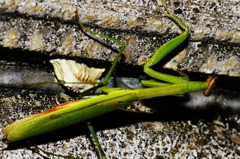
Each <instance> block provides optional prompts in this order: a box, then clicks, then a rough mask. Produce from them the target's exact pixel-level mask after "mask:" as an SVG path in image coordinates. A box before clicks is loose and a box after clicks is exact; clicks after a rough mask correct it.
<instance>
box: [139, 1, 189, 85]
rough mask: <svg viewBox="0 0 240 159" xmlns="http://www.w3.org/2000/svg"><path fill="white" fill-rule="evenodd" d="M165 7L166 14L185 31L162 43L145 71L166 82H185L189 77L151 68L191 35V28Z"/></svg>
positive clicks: (145, 67) (146, 65)
mask: <svg viewBox="0 0 240 159" xmlns="http://www.w3.org/2000/svg"><path fill="white" fill-rule="evenodd" d="M164 8H165V9H166V11H167V12H168V14H166V15H165V16H166V17H168V18H170V19H172V20H173V21H174V22H175V23H176V24H177V25H178V26H179V27H180V28H181V29H183V32H182V34H181V35H179V36H177V37H175V38H174V39H172V40H170V41H168V42H167V43H165V44H164V45H162V46H161V47H160V48H159V49H158V50H157V51H156V52H155V53H154V55H153V56H152V57H151V58H150V59H149V60H148V61H147V62H146V63H145V65H144V72H145V73H146V74H148V75H149V76H151V77H153V78H155V79H158V80H162V81H165V82H169V83H183V82H186V81H187V80H188V78H182V77H177V76H173V75H168V74H163V73H160V72H157V71H155V70H153V69H151V68H150V67H152V66H154V65H155V64H156V63H158V62H159V61H160V60H162V59H163V58H164V57H165V56H166V55H167V54H169V53H170V52H171V51H172V50H173V49H175V48H176V47H177V46H178V45H180V44H181V43H182V42H183V41H184V40H185V39H186V38H187V37H188V36H189V28H188V27H187V26H186V25H185V24H184V23H183V22H182V21H181V20H180V19H178V18H177V17H175V16H174V15H172V14H171V13H169V11H168V10H167V8H166V7H165V6H164ZM180 74H182V73H180ZM185 77H186V76H185ZM142 83H143V85H147V84H146V83H147V81H143V82H142Z"/></svg>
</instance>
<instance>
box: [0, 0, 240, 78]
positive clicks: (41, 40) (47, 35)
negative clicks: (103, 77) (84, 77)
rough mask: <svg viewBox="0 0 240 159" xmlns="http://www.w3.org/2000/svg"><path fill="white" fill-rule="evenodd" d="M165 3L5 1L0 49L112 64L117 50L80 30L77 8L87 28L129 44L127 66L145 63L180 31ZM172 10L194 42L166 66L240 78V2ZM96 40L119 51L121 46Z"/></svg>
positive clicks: (172, 6)
mask: <svg viewBox="0 0 240 159" xmlns="http://www.w3.org/2000/svg"><path fill="white" fill-rule="evenodd" d="M161 5H162V2H161V1H110V0H109V1H104V2H102V1H80V2H76V1H32V0H31V1H14V0H12V1H3V2H1V10H0V11H1V21H0V26H1V27H0V29H1V30H0V38H1V40H0V45H1V46H2V47H7V48H19V49H23V50H30V51H33V54H34V52H35V51H39V52H42V53H46V54H48V55H50V56H52V55H62V56H67V57H82V58H90V59H99V60H105V61H113V59H114V57H115V52H114V51H113V50H111V49H109V48H106V47H103V46H102V45H101V44H100V43H98V42H96V40H93V39H92V38H89V37H87V36H85V35H84V34H83V32H82V31H81V30H80V29H79V27H78V26H77V24H76V19H75V10H76V8H78V16H79V17H80V20H81V22H82V23H83V24H84V25H87V26H89V27H90V28H91V29H94V30H95V31H97V32H99V33H103V34H105V35H109V36H111V37H113V38H116V39H118V40H121V41H123V42H125V43H126V44H127V48H126V49H125V51H124V60H123V62H125V63H128V64H133V65H143V64H144V63H145V62H146V60H148V58H149V57H151V56H152V54H153V53H154V51H155V50H156V49H157V48H158V47H159V46H160V45H162V44H163V43H165V42H166V41H168V40H169V39H171V38H173V37H174V36H176V35H177V34H179V33H181V31H180V29H179V28H178V27H177V26H176V25H175V24H174V23H173V22H171V21H170V20H169V19H168V18H166V17H161V16H162V15H164V14H166V11H164V9H163V7H161ZM167 6H168V8H169V10H170V12H172V13H174V14H175V15H177V16H178V17H180V18H181V19H182V20H183V22H184V23H185V24H186V25H187V26H188V27H189V28H190V29H191V37H190V40H189V43H188V44H185V45H183V46H182V47H181V48H180V49H179V50H178V52H179V51H180V50H182V52H181V54H179V55H178V56H176V58H175V59H173V60H172V61H171V62H170V63H168V64H167V65H166V67H167V68H175V69H180V70H185V71H186V70H187V71H194V72H203V73H207V74H211V73H215V74H220V75H229V76H239V74H240V73H239V70H240V69H239V65H238V63H239V52H240V49H239V48H240V47H239V45H240V44H239V43H240V31H239V25H240V21H239V12H240V11H239V10H240V9H239V1H236V0H231V1H204V0H199V1H190V0H184V1H171V2H167ZM90 36H93V37H95V36H94V35H91V34H90ZM96 38H97V39H98V40H100V41H102V42H103V43H104V44H105V43H107V45H108V46H110V47H113V48H115V49H118V45H117V44H115V43H113V42H109V41H105V40H104V39H101V38H99V37H96ZM23 56H24V55H23Z"/></svg>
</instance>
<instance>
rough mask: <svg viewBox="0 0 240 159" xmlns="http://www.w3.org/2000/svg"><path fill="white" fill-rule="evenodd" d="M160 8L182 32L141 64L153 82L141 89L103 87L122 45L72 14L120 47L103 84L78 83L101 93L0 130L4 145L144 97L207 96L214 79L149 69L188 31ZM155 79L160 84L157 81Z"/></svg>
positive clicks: (95, 138) (175, 45) (144, 82)
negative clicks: (196, 77) (191, 78)
mask: <svg viewBox="0 0 240 159" xmlns="http://www.w3.org/2000/svg"><path fill="white" fill-rule="evenodd" d="M164 8H165V10H166V11H167V12H168V13H167V14H166V15H165V16H166V17H168V18H170V19H171V20H172V21H174V22H175V23H176V24H177V25H178V26H179V27H180V28H181V29H182V30H183V32H182V33H181V34H180V35H179V36H177V37H175V38H174V39H172V40H170V41H168V42H167V43H165V44H164V45H162V46H161V47H160V48H159V49H158V50H157V51H156V52H155V53H154V55H153V56H152V57H151V58H150V59H149V60H148V61H147V62H146V63H145V65H144V72H145V73H146V74H148V75H149V76H151V77H152V78H155V79H156V80H149V81H148V80H142V81H141V83H142V84H143V85H144V86H147V87H150V88H143V89H123V88H107V87H106V85H107V83H108V80H109V78H110V76H111V75H112V72H113V70H114V68H115V66H116V64H117V62H118V61H119V58H120V57H121V54H122V52H123V51H124V48H125V44H124V43H122V42H121V41H118V40H116V39H113V38H110V37H107V36H105V35H102V34H99V33H96V32H94V31H92V30H89V29H87V28H86V27H84V26H83V25H82V24H81V23H80V21H79V18H78V16H77V12H76V18H77V20H78V23H79V24H80V26H81V27H82V29H83V30H85V31H87V32H91V33H93V34H96V35H99V36H101V37H104V38H107V39H109V40H112V41H114V42H116V43H118V44H120V45H121V48H120V50H119V53H118V54H117V56H116V59H115V61H114V62H113V65H112V66H111V68H110V69H109V71H108V73H107V74H106V76H105V79H104V81H103V82H95V83H94V82H90V83H86V82H83V83H81V84H98V86H97V87H98V88H99V87H101V89H102V91H103V92H104V93H105V94H103V95H99V96H97V97H93V98H90V99H80V100H77V101H71V102H67V103H64V104H61V105H59V106H56V107H54V108H52V109H49V110H46V111H44V112H41V113H38V114H34V115H31V116H28V117H25V118H23V119H20V120H18V121H16V122H14V123H12V124H11V125H9V126H7V127H6V128H5V129H4V130H3V133H4V134H6V135H7V137H6V141H5V143H9V142H14V141H18V140H22V139H26V138H29V137H33V136H36V135H39V134H43V133H46V132H49V131H53V130H56V129H59V128H62V127H66V126H69V125H72V124H75V123H79V122H82V121H88V120H90V119H91V118H94V117H96V116H99V115H102V114H105V113H108V112H111V111H114V110H116V109H119V108H122V107H127V106H129V105H131V104H132V103H134V102H136V101H138V100H142V99H146V98H153V97H159V96H168V95H176V94H184V93H191V92H197V91H201V90H203V92H204V95H209V94H210V93H211V90H212V88H213V87H214V84H215V81H216V77H209V78H208V79H207V81H206V82H196V81H189V79H188V78H183V77H177V76H172V75H167V74H163V73H160V72H157V71H154V70H152V69H151V67H152V66H154V65H155V64H156V63H158V62H159V61H161V60H162V59H163V58H164V57H165V56H166V55H167V54H168V53H170V52H171V51H172V50H173V49H175V48H176V47H177V46H178V45H180V44H181V43H182V42H183V41H184V40H185V39H186V38H187V37H188V36H189V32H190V30H189V28H188V27H187V26H185V24H184V23H183V22H182V21H181V20H180V19H178V18H177V17H176V16H174V15H172V14H171V13H169V11H168V10H167V8H166V7H165V6H164ZM157 80H161V81H164V82H159V81H157ZM69 82H70V81H69ZM93 89H95V87H94V88H91V89H90V90H93ZM89 128H90V131H91V134H92V135H93V137H94V140H95V142H96V145H97V147H98V148H99V150H100V154H101V156H102V158H105V155H104V152H103V151H102V149H101V146H100V144H99V142H98V139H97V137H96V134H95V132H94V130H93V129H92V127H91V126H89Z"/></svg>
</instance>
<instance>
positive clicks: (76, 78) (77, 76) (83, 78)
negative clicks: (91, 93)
mask: <svg viewBox="0 0 240 159" xmlns="http://www.w3.org/2000/svg"><path fill="white" fill-rule="evenodd" d="M50 62H51V63H52V65H53V67H54V72H55V75H56V77H57V80H58V81H61V82H68V83H66V84H64V86H65V87H67V88H68V89H70V90H72V91H74V92H77V93H82V92H84V91H86V90H88V89H90V88H92V87H94V86H96V85H97V84H71V82H98V81H99V80H98V79H99V77H100V76H101V75H102V73H103V72H104V71H105V68H101V69H100V68H94V67H88V66H87V65H85V64H82V63H77V62H76V61H74V60H66V59H54V60H50Z"/></svg>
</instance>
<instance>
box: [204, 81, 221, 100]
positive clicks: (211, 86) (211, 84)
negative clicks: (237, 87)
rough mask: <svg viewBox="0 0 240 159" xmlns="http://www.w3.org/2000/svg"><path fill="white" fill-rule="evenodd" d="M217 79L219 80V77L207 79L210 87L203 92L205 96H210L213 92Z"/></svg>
mask: <svg viewBox="0 0 240 159" xmlns="http://www.w3.org/2000/svg"><path fill="white" fill-rule="evenodd" d="M217 79H218V78H217V77H209V78H208V79H207V83H208V87H207V88H206V89H204V90H203V94H204V95H205V96H209V95H210V94H211V93H212V90H213V88H214V86H215V85H216V82H217Z"/></svg>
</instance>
